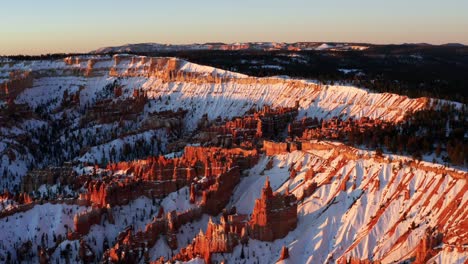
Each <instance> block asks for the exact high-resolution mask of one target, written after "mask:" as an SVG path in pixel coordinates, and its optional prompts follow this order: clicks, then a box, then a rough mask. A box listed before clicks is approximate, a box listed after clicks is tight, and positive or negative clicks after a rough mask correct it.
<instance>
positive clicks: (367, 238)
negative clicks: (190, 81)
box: [217, 142, 468, 263]
mask: <svg viewBox="0 0 468 264" xmlns="http://www.w3.org/2000/svg"><path fill="white" fill-rule="evenodd" d="M319 145H322V146H323V150H317V149H318V148H317V149H312V150H307V151H295V152H292V153H286V154H280V155H275V156H273V157H264V158H263V159H262V160H260V162H259V164H258V165H257V166H256V167H254V168H253V169H252V170H251V171H250V174H249V176H248V177H246V178H244V179H243V180H242V182H241V183H240V184H239V185H238V187H237V189H236V191H235V194H234V197H233V202H232V205H234V206H236V207H237V209H238V212H240V213H249V212H251V211H252V209H253V206H254V201H255V199H256V198H259V197H260V192H261V188H262V186H263V185H264V182H265V178H266V177H267V176H268V177H269V178H270V181H271V186H272V188H273V189H274V190H276V191H278V192H285V190H286V189H287V188H288V189H289V191H290V192H292V193H294V194H295V195H296V196H297V197H301V196H302V194H303V190H304V189H305V187H306V186H308V185H310V184H312V183H317V185H318V187H317V189H316V191H315V192H313V194H312V195H310V196H309V197H306V198H305V199H304V200H303V201H302V202H300V203H299V206H298V216H299V222H298V226H297V228H296V229H295V230H294V231H292V232H290V233H289V234H288V235H287V236H286V237H285V238H283V239H278V240H275V241H274V242H272V243H265V242H260V241H255V240H250V241H249V244H248V250H246V249H244V253H245V254H248V256H249V257H246V258H247V259H240V258H239V256H240V254H241V253H240V251H241V246H238V247H237V248H236V249H235V250H234V252H233V253H232V254H230V255H229V256H226V255H224V256H223V257H222V256H221V255H218V256H217V259H218V260H221V259H223V258H224V259H227V260H228V261H229V262H230V263H256V261H259V262H260V263H274V262H275V261H276V260H277V259H278V257H279V253H280V251H281V248H282V247H283V246H287V247H289V254H290V259H289V261H291V263H336V262H337V261H340V260H347V259H348V260H349V259H350V258H355V259H371V260H373V261H381V262H382V263H400V262H402V261H404V260H409V259H410V257H411V256H414V254H415V251H417V250H418V246H419V245H420V244H421V243H422V242H421V240H422V239H423V238H424V237H425V236H426V235H425V234H426V230H428V229H431V230H432V229H434V228H435V229H436V230H438V232H441V233H443V236H444V239H443V243H442V244H441V245H440V247H441V251H440V253H438V255H437V256H436V257H434V260H435V261H436V262H437V263H463V262H464V261H466V260H467V259H468V254H467V253H466V251H465V250H466V249H462V248H460V245H464V243H466V242H467V240H466V239H467V238H468V229H467V228H466V227H467V219H466V215H467V214H468V208H467V206H468V193H467V190H468V184H467V182H466V179H467V177H468V174H466V173H464V172H460V173H462V175H464V177H465V178H462V179H456V178H454V177H451V176H449V174H447V172H446V171H444V170H439V171H438V170H437V169H441V168H442V167H441V166H440V165H436V164H432V163H425V162H422V163H421V164H419V166H415V165H414V164H411V163H408V161H409V159H408V158H404V157H399V156H389V157H387V158H378V157H377V158H375V157H373V155H374V153H373V152H368V151H362V150H357V149H353V148H349V147H345V146H343V145H340V144H338V145H337V144H330V143H326V142H322V143H319ZM269 159H272V160H273V167H272V168H271V169H266V164H268V161H269ZM291 168H296V169H298V173H297V175H296V177H294V178H293V179H290V177H289V175H290V173H289V170H290V169H291ZM309 170H312V171H314V172H315V176H313V177H312V178H311V179H306V174H307V172H308V171H309ZM457 246H458V247H459V248H458V249H456V248H457ZM460 251H462V252H460ZM247 252H249V253H247Z"/></svg>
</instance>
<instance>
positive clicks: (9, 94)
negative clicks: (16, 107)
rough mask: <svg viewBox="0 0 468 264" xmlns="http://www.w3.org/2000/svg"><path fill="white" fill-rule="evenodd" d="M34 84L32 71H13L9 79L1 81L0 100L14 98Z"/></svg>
mask: <svg viewBox="0 0 468 264" xmlns="http://www.w3.org/2000/svg"><path fill="white" fill-rule="evenodd" d="M32 86H33V74H32V73H31V72H30V71H25V72H23V71H13V72H10V77H9V79H8V80H7V81H4V82H3V83H0V100H7V99H10V100H14V99H15V98H16V96H18V94H20V93H21V92H22V91H24V89H26V88H30V87H32Z"/></svg>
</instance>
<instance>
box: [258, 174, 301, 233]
mask: <svg viewBox="0 0 468 264" xmlns="http://www.w3.org/2000/svg"><path fill="white" fill-rule="evenodd" d="M249 225H250V228H251V230H252V231H251V232H252V233H251V236H252V237H253V238H255V239H258V240H263V241H273V240H275V239H278V238H283V237H285V236H286V235H287V234H288V233H289V231H291V230H294V229H295V228H296V226H297V202H296V197H295V196H294V195H292V194H289V195H283V194H280V193H273V191H272V189H271V186H270V181H269V179H268V177H267V180H266V182H265V186H264V187H263V189H262V195H261V197H260V198H259V199H257V200H256V201H255V207H254V210H253V212H252V218H251V219H250V222H249Z"/></svg>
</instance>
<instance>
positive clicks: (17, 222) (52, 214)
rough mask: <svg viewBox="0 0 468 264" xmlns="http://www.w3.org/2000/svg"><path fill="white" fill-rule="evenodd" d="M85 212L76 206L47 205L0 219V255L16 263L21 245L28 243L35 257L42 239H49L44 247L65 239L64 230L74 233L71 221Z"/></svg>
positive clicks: (37, 206)
mask: <svg viewBox="0 0 468 264" xmlns="http://www.w3.org/2000/svg"><path fill="white" fill-rule="evenodd" d="M86 209H87V208H86V207H83V206H77V205H66V204H50V203H45V204H43V205H36V206H34V207H33V208H32V209H30V210H28V211H26V212H22V213H17V214H14V215H11V216H8V217H5V218H1V219H0V230H2V232H0V255H6V252H10V253H11V254H12V258H13V259H16V250H14V248H13V247H19V246H20V245H21V244H23V243H25V242H26V241H28V240H30V241H31V242H32V251H33V252H34V253H37V246H38V245H41V237H42V236H43V235H47V236H48V240H47V241H46V245H47V246H48V247H52V246H53V245H54V241H53V237H54V234H55V235H56V236H58V235H61V236H62V237H66V226H68V228H70V229H73V217H74V215H75V214H76V213H79V212H83V211H85V210H86Z"/></svg>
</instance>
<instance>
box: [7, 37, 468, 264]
mask: <svg viewBox="0 0 468 264" xmlns="http://www.w3.org/2000/svg"><path fill="white" fill-rule="evenodd" d="M216 48H219V49H234V48H235V47H228V46H226V47H223V46H221V47H216ZM279 48H281V47H279ZM0 77H1V78H0V121H1V123H0V135H1V138H0V157H1V161H0V162H1V163H0V174H1V177H0V186H1V187H2V189H4V191H3V193H1V196H0V201H1V205H0V209H1V210H0V229H1V230H4V231H5V232H2V234H0V261H1V262H5V263H14V262H15V261H16V260H22V261H30V262H32V263H49V262H67V261H68V262H79V261H81V262H83V263H95V262H103V263H166V262H176V261H181V262H189V263H198V261H200V263H203V262H204V263H222V262H224V263H275V262H279V263H394V262H398V263H400V262H406V263H432V262H436V263H464V262H466V261H467V260H468V251H467V250H468V248H467V245H468V222H467V219H468V209H467V208H468V204H467V202H468V195H467V189H468V185H467V183H466V181H467V179H468V173H467V170H466V167H464V166H463V165H460V166H455V165H450V164H449V163H442V162H441V161H440V159H437V158H436V157H435V156H434V155H432V156H431V155H429V154H427V155H426V156H424V157H421V158H415V157H411V156H410V155H407V154H406V153H403V152H399V153H394V152H390V151H389V150H388V149H384V150H385V151H383V150H382V149H377V148H375V147H372V144H370V143H369V144H368V145H369V146H370V147H366V146H365V145H364V144H354V145H351V144H349V141H350V140H349V133H350V132H353V131H357V132H360V133H361V134H362V135H366V134H365V133H367V131H387V130H386V129H388V128H392V127H395V126H399V125H402V124H406V123H407V122H408V119H407V118H408V116H411V115H413V114H415V113H420V112H422V111H428V110H437V109H442V108H444V107H452V108H454V109H464V108H466V106H465V105H463V104H461V103H457V102H451V101H446V100H441V99H436V98H428V97H421V98H409V97H407V96H402V95H397V94H391V93H376V92H371V91H369V90H366V89H363V88H358V87H354V86H350V85H346V84H334V85H332V84H330V83H322V82H318V81H315V80H303V79H293V78H288V77H284V76H283V77H281V76H278V77H267V78H258V77H251V76H247V75H244V74H240V73H235V72H230V71H226V70H221V69H217V68H213V67H209V66H203V65H198V64H194V63H191V62H188V61H185V60H182V59H178V58H173V57H146V56H136V55H125V54H117V55H113V56H111V55H81V56H70V57H67V58H65V59H60V60H32V61H26V60H24V61H21V60H13V61H0ZM405 122H406V123H405ZM453 123H454V121H450V122H447V132H446V134H447V137H449V135H451V134H450V133H451V127H450V125H451V124H453ZM395 130H398V128H396V129H395ZM357 132H356V133H357ZM364 141H365V140H364ZM447 151H448V150H447ZM20 230H28V232H27V234H26V235H23V234H24V232H23V233H22V232H21V231H20Z"/></svg>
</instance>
